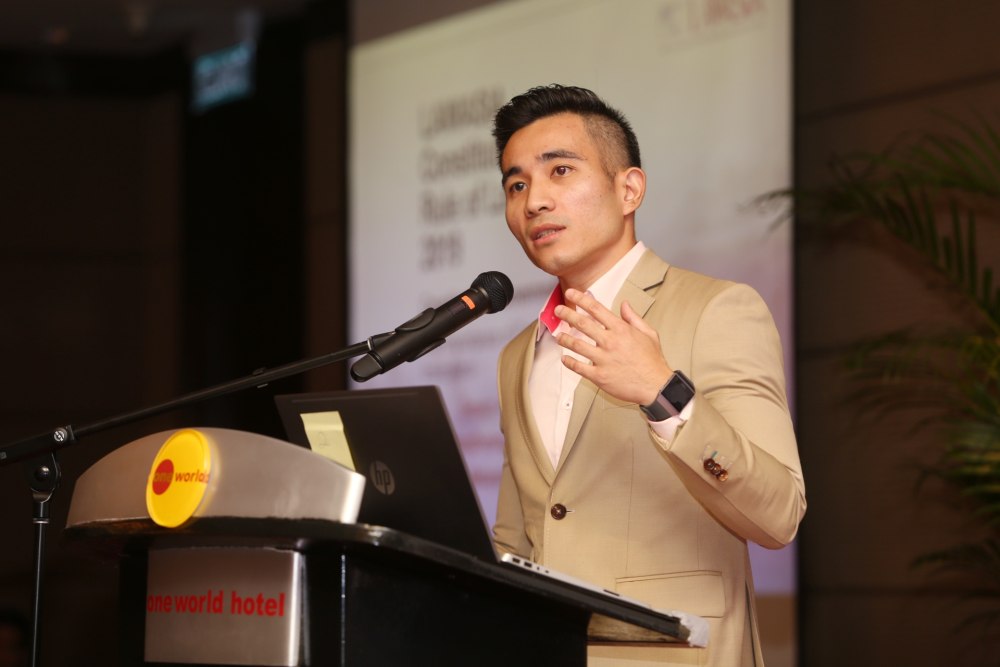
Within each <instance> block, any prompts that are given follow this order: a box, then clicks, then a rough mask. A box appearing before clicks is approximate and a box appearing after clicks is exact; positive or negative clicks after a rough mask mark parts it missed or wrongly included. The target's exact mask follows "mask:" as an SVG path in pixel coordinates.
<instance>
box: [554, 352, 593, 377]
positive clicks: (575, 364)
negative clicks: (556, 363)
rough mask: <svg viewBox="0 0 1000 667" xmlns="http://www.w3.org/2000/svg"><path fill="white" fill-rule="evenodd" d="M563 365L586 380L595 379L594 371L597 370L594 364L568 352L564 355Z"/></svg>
mask: <svg viewBox="0 0 1000 667" xmlns="http://www.w3.org/2000/svg"><path fill="white" fill-rule="evenodd" d="M562 362H563V366H565V367H566V368H568V369H570V370H571V371H573V372H574V373H576V374H577V375H579V376H580V377H582V378H584V379H586V380H593V379H594V378H593V377H592V375H593V373H594V372H595V370H594V366H593V365H592V364H590V363H587V362H586V361H581V360H579V359H577V358H575V357H571V356H569V355H568V354H564V355H563V356H562Z"/></svg>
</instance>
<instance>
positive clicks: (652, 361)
mask: <svg viewBox="0 0 1000 667" xmlns="http://www.w3.org/2000/svg"><path fill="white" fill-rule="evenodd" d="M494 137H495V138H496V142H497V152H498V156H499V162H500V169H501V172H502V178H503V188H504V192H505V197H506V218H507V224H508V226H509V228H510V230H511V232H512V233H513V234H514V236H515V238H516V239H517V240H518V242H520V244H521V246H522V248H523V249H524V252H525V253H526V254H527V256H528V258H529V259H530V260H531V261H532V262H533V263H534V264H535V265H536V266H538V267H539V268H540V269H542V270H543V271H545V272H546V273H549V274H551V275H553V276H555V277H556V278H558V285H557V286H556V288H555V289H554V290H553V293H552V296H551V297H550V298H549V301H548V303H546V304H545V306H544V308H543V309H542V311H541V313H540V315H539V320H538V321H537V322H532V323H531V324H530V325H529V326H528V327H527V328H526V329H525V330H524V331H522V332H521V333H520V334H519V335H518V336H517V337H516V338H514V340H512V341H511V342H510V343H509V344H508V345H507V347H506V348H505V349H504V351H503V353H502V355H501V358H500V364H499V380H498V381H499V392H500V408H501V427H502V429H503V433H504V439H505V446H504V466H503V474H502V479H501V485H500V498H499V506H498V509H497V520H496V524H495V527H494V538H495V542H496V545H497V548H498V549H499V550H501V551H509V552H513V553H517V554H520V555H522V556H524V557H527V558H530V559H532V560H535V561H538V562H541V563H543V564H545V565H546V566H548V567H551V568H553V569H556V570H561V571H563V572H566V573H569V574H572V575H576V576H578V577H581V578H583V579H587V580H589V581H592V582H594V583H597V584H599V585H601V586H604V587H606V588H609V589H612V590H616V591H618V592H620V593H622V594H623V595H627V596H630V597H634V598H638V599H640V600H644V601H647V602H649V603H650V604H652V605H653V606H655V607H658V608H664V609H677V610H680V611H685V612H689V613H693V614H698V615H700V616H703V617H705V618H707V619H708V621H709V625H710V636H709V646H708V648H707V649H700V648H688V647H684V648H676V647H669V646H657V645H631V646H612V645H595V646H591V647H590V649H589V664H591V665H597V664H603V665H643V664H650V665H664V664H678V665H716V666H719V667H734V666H737V665H762V664H763V661H762V656H761V654H760V642H759V637H758V635H757V624H756V617H755V611H754V596H753V580H752V577H751V574H750V562H749V558H748V554H747V541H748V540H753V541H754V542H757V543H758V544H761V545H763V546H765V547H768V548H780V547H782V546H784V545H785V544H787V543H788V542H789V541H791V540H792V538H793V537H794V536H795V533H796V530H797V529H798V524H799V521H800V520H801V519H802V515H803V514H804V512H805V507H806V502H805V486H804V483H803V480H802V472H801V467H800V465H799V458H798V451H797V448H796V443H795V435H794V432H793V430H792V424H791V419H790V417H789V412H788V405H787V401H786V397H785V383H784V371H783V369H782V362H781V359H782V354H781V343H780V340H779V338H778V333H777V331H776V329H775V327H774V323H773V321H772V318H771V315H770V313H769V312H768V310H767V306H766V305H765V304H764V302H763V301H762V300H761V298H760V297H759V296H758V295H757V293H756V292H754V291H753V290H752V289H751V288H749V287H747V286H745V285H739V284H735V283H730V282H726V281H721V280H715V279H712V278H708V277H706V276H702V275H699V274H696V273H692V272H689V271H685V270H683V269H679V268H677V267H672V266H670V265H668V264H667V263H666V262H664V261H663V260H662V259H660V258H659V257H657V256H656V255H655V254H654V253H653V252H651V251H649V250H647V249H646V248H645V247H644V246H643V245H642V243H637V241H636V235H635V214H636V210H637V209H638V208H639V206H640V204H641V203H642V198H643V195H644V193H645V189H646V176H645V174H644V172H643V171H642V169H641V165H640V159H639V147H638V142H637V140H636V138H635V134H634V133H633V131H632V129H631V127H630V126H629V124H628V122H627V121H626V120H625V118H624V117H623V116H622V115H621V114H620V113H619V112H617V111H615V110H614V109H612V108H610V107H608V106H607V105H606V104H605V103H604V102H603V101H602V100H600V99H599V98H598V97H597V96H596V95H594V93H592V92H591V91H589V90H586V89H581V88H574V87H563V86H547V87H541V88H533V89H532V90H530V91H528V92H527V93H525V94H523V95H519V96H517V97H515V98H514V99H512V100H511V101H510V102H508V103H507V104H506V105H505V106H504V107H502V108H501V109H500V110H499V111H498V112H497V114H496V118H495V122H494Z"/></svg>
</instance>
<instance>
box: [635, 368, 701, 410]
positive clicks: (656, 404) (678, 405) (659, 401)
mask: <svg viewBox="0 0 1000 667" xmlns="http://www.w3.org/2000/svg"><path fill="white" fill-rule="evenodd" d="M692 398H694V383H693V382H691V380H690V379H689V378H688V376H686V375H684V373H681V372H680V371H674V374H673V375H671V376H670V379H669V380H667V383H666V384H665V385H663V389H661V390H660V393H659V394H657V396H656V400H654V401H653V402H652V403H650V404H649V405H640V406H639V409H640V410H642V412H643V414H645V415H646V417H647V418H649V420H650V421H654V422H661V421H663V420H665V419H669V418H670V417H676V416H677V415H679V414H680V413H681V410H683V409H684V407H685V406H686V405H687V404H688V403H690V402H691V399H692Z"/></svg>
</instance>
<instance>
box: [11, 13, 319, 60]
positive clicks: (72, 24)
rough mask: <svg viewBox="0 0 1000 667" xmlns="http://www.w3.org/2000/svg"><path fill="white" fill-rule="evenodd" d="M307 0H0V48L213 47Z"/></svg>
mask: <svg viewBox="0 0 1000 667" xmlns="http://www.w3.org/2000/svg"><path fill="white" fill-rule="evenodd" d="M306 2H307V0H242V1H241V0H3V4H2V8H0V49H2V50H7V51H45V52H51V51H62V52H65V53H74V54H103V55H146V54H150V53H155V52H157V51H160V50H162V49H164V48H167V47H172V46H176V45H177V44H184V45H186V46H188V47H190V48H192V49H193V50H195V51H201V50H203V49H208V48H215V47H216V46H221V45H226V44H228V43H231V42H232V41H233V39H234V38H239V37H241V36H244V35H246V34H247V32H250V33H253V32H254V30H255V26H259V25H260V23H261V21H262V20H263V19H264V18H273V17H280V16H288V15H294V14H297V13H299V12H300V11H301V10H302V9H303V7H304V6H305V4H306Z"/></svg>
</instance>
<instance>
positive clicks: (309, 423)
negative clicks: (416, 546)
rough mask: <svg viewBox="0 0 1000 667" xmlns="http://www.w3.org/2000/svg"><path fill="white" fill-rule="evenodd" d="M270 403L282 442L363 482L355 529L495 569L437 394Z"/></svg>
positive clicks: (427, 390) (420, 391) (358, 394)
mask: <svg viewBox="0 0 1000 667" xmlns="http://www.w3.org/2000/svg"><path fill="white" fill-rule="evenodd" d="M275 402H276V404H277V407H278V413H279V415H280V416H281V421H282V423H283V424H284V427H285V433H286V434H287V436H288V439H289V441H290V442H292V443H294V444H297V445H302V446H305V447H311V448H313V449H316V450H322V451H320V453H322V454H324V455H326V456H329V457H330V458H333V459H334V460H336V461H337V462H339V463H341V464H343V465H346V466H347V467H349V468H352V469H354V470H355V471H357V472H359V473H361V474H362V475H364V476H365V477H366V478H367V484H366V486H365V493H364V497H363V498H362V501H361V511H360V514H359V515H358V522H359V523H367V524H372V525H376V526H385V527H387V528H393V529H395V530H399V531H402V532H404V533H408V534H410V535H415V536H417V537H421V538H424V539H427V540H430V541H432V542H437V543H438V544H443V545H445V546H449V547H452V548H453V549H457V550H459V551H463V552H465V553H467V554H471V555H473V556H475V557H476V558H479V559H481V560H485V561H487V562H490V563H495V562H497V557H496V552H495V551H494V550H493V541H492V539H491V537H490V531H489V528H488V525H487V523H486V521H485V520H484V518H483V511H482V508H481V506H480V504H479V498H478V497H477V496H476V493H475V491H474V489H473V487H472V483H471V482H470V480H469V473H468V470H467V469H466V466H465V459H463V458H462V454H461V451H460V450H459V447H458V442H457V440H456V438H455V434H454V431H453V430H452V427H451V421H450V420H449V419H448V415H447V413H446V412H445V407H444V402H443V401H442V398H441V392H440V390H439V389H438V388H437V387H431V386H427V387H400V388H390V389H372V390H354V391H331V392H320V393H309V394H288V395H279V396H276V397H275Z"/></svg>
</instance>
